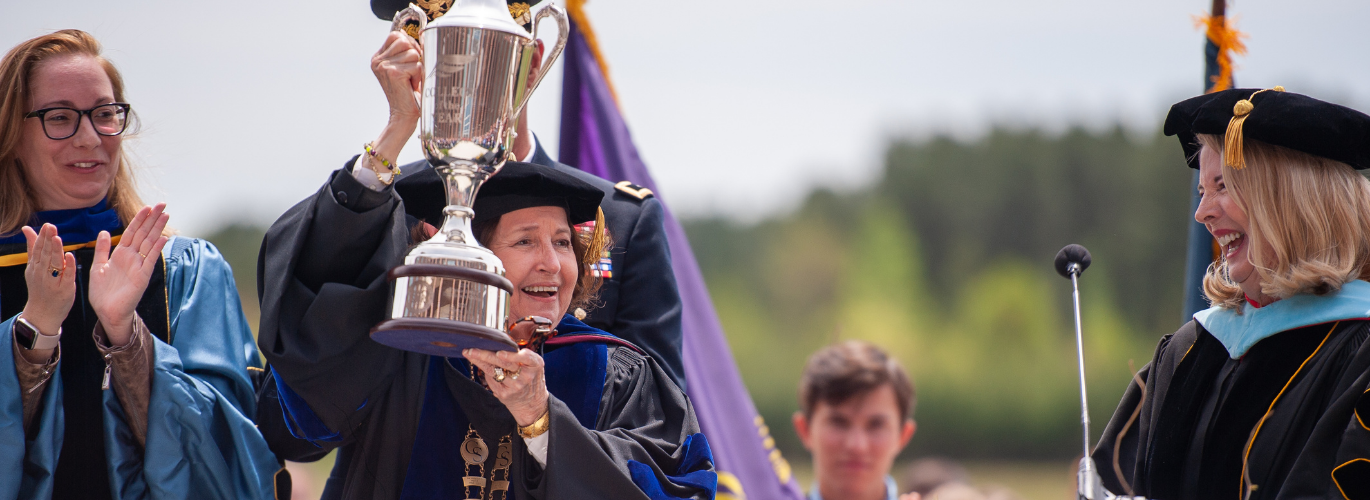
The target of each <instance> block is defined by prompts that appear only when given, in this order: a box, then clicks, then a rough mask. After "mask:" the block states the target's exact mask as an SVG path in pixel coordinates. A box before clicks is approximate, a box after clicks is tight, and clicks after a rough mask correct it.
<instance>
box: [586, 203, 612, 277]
mask: <svg viewBox="0 0 1370 500" xmlns="http://www.w3.org/2000/svg"><path fill="white" fill-rule="evenodd" d="M589 243H590V244H589V245H588V248H586V252H585V262H584V264H585V273H586V275H587V276H588V275H589V274H590V273H591V272H592V271H591V269H593V267H594V265H595V264H598V263H599V259H600V258H601V256H602V255H603V254H604V251H605V250H606V249H607V247H608V246H609V230H608V229H605V228H604V210H603V209H600V208H596V209H595V229H594V230H593V231H591V232H590V242H589Z"/></svg>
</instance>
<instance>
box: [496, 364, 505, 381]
mask: <svg viewBox="0 0 1370 500" xmlns="http://www.w3.org/2000/svg"><path fill="white" fill-rule="evenodd" d="M503 381H504V368H503V367H499V366H496V367H495V382H503Z"/></svg>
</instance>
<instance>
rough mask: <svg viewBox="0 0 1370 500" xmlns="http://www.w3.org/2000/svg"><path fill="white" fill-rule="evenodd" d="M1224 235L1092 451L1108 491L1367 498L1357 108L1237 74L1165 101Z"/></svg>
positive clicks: (1364, 160)
mask: <svg viewBox="0 0 1370 500" xmlns="http://www.w3.org/2000/svg"><path fill="white" fill-rule="evenodd" d="M1165 133H1166V134H1167V135H1179V138H1180V141H1181V145H1182V146H1183V148H1184V151H1185V154H1186V156H1187V158H1188V161H1189V165H1190V167H1192V168H1196V169H1198V171H1199V178H1200V183H1199V191H1200V194H1201V195H1202V201H1201V203H1200V204H1199V206H1198V210H1197V211H1196V212H1195V214H1194V218H1195V219H1196V220H1198V221H1199V222H1201V223H1203V224H1204V225H1205V226H1206V227H1207V228H1208V230H1209V231H1210V232H1211V233H1212V235H1213V238H1214V240H1215V241H1216V242H1217V243H1218V244H1219V245H1220V246H1221V248H1222V257H1221V260H1220V261H1218V262H1215V263H1214V264H1213V265H1212V266H1210V267H1209V271H1208V276H1207V277H1205V279H1204V292H1205V293H1206V294H1207V296H1208V298H1209V301H1210V302H1211V303H1212V304H1213V307H1212V308H1210V309H1207V310H1204V311H1200V312H1199V313H1197V314H1195V315H1194V320H1193V321H1191V322H1189V323H1187V324H1186V325H1185V326H1184V327H1182V328H1181V329H1180V330H1179V331H1177V332H1175V333H1174V334H1172V335H1167V336H1166V337H1165V338H1163V339H1162V340H1161V343H1160V345H1159V346H1158V347H1157V348H1156V353H1155V357H1154V358H1153V360H1152V362H1151V364H1149V365H1148V366H1147V367H1146V368H1145V369H1143V370H1142V373H1140V374H1139V376H1140V379H1141V380H1140V381H1142V382H1144V385H1137V384H1133V385H1132V386H1131V387H1130V388H1129V389H1128V391H1127V393H1126V394H1125V395H1124V396H1123V400H1122V403H1120V404H1119V406H1118V409H1117V410H1116V412H1115V413H1114V415H1113V418H1112V420H1111V421H1110V422H1109V424H1108V427H1107V428H1106V429H1105V431H1104V434H1103V438H1102V440H1101V441H1100V442H1099V446H1098V447H1097V448H1096V449H1095V451H1094V453H1093V455H1092V456H1093V458H1094V461H1095V462H1096V463H1097V464H1099V469H1100V472H1101V475H1102V479H1103V484H1104V486H1105V487H1107V488H1108V489H1109V490H1111V491H1113V492H1115V493H1127V494H1129V495H1141V496H1144V497H1147V498H1162V499H1175V500H1181V499H1213V498H1231V499H1248V498H1251V499H1284V498H1367V495H1370V481H1367V478H1370V392H1368V391H1367V389H1370V343H1367V342H1366V339H1367V338H1370V321H1367V320H1370V283H1367V282H1366V280H1367V279H1370V181H1367V180H1366V178H1365V177H1363V176H1362V175H1361V174H1360V173H1359V172H1357V170H1360V169H1366V168H1370V140H1367V138H1370V116H1366V115H1365V114H1362V113H1360V112H1357V111H1354V110H1351V109H1348V108H1345V107H1342V106H1338V105H1335V104H1330V103H1326V102H1323V101H1319V100H1317V99H1313V98H1311V97H1307V96H1304V95H1299V94H1294V93H1289V92H1284V90H1283V89H1282V88H1280V87H1275V88H1273V89H1265V90H1254V89H1234V90H1226V91H1222V92H1217V93H1213V94H1208V95H1204V96H1200V97H1195V98H1192V99H1189V100H1186V101H1183V102H1180V103H1179V104H1176V105H1175V106H1174V107H1172V108H1171V110H1170V115H1169V116H1168V117H1167V118H1166V123H1165Z"/></svg>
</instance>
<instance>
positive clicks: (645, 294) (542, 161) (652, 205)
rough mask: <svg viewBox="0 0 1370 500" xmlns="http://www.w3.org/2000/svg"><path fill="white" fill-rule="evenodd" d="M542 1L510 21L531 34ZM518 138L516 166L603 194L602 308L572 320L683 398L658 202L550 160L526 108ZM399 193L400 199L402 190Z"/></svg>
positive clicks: (675, 306) (396, 4) (436, 5)
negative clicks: (644, 365)
mask: <svg viewBox="0 0 1370 500" xmlns="http://www.w3.org/2000/svg"><path fill="white" fill-rule="evenodd" d="M540 1H541V0H532V1H517V2H516V1H513V0H508V5H509V12H510V15H511V16H513V17H514V18H515V20H516V21H517V22H519V23H520V24H523V27H524V28H525V29H528V30H529V31H530V32H531V31H532V24H531V23H532V19H533V15H532V7H533V6H535V5H537V4H538V3H539V2H540ZM409 3H410V2H409V0H372V1H371V11H372V12H373V13H375V14H376V16H377V17H379V18H381V19H385V20H389V19H391V18H392V17H393V16H394V15H395V12H397V11H399V10H401V9H404V8H405V7H407V6H408V5H409ZM416 5H418V6H419V7H420V8H422V9H424V10H425V11H426V12H427V13H428V16H429V19H430V20H431V19H434V18H436V17H438V16H441V15H442V14H443V13H446V11H447V9H448V8H450V7H451V5H452V2H451V1H450V0H446V1H443V0H437V1H420V2H417V3H416ZM543 50H544V47H543V45H542V43H541V42H538V49H537V51H538V57H536V58H534V61H533V63H532V67H531V68H530V70H529V75H528V78H529V82H532V81H533V80H534V79H535V78H537V75H538V74H539V72H540V71H541V70H542V69H543V68H542V54H543ZM517 131H518V136H517V137H516V138H515V140H514V146H513V153H514V158H515V159H517V160H519V161H526V162H530V163H536V164H539V165H545V166H548V167H552V168H554V169H556V170H558V171H561V172H565V173H567V174H570V175H572V176H574V177H575V178H577V179H579V180H582V181H584V182H587V183H589V184H591V185H593V186H595V187H597V188H599V189H600V190H602V191H604V201H603V202H601V204H600V209H601V210H603V211H604V221H605V225H607V226H608V227H607V228H606V229H607V230H608V232H609V235H610V236H611V237H612V238H613V243H614V246H613V249H612V250H610V251H609V254H608V255H606V256H604V259H602V260H601V264H600V265H597V266H595V269H594V270H592V272H594V273H598V274H599V275H600V276H601V277H602V278H603V279H604V285H603V287H602V288H600V292H599V307H595V308H593V309H591V310H589V311H583V310H576V311H573V313H574V314H575V315H576V316H577V317H578V318H581V317H582V316H583V318H581V319H582V321H584V322H585V323H586V324H588V325H590V326H593V327H595V328H599V329H602V330H604V331H607V332H609V333H612V334H614V335H617V336H619V337H622V338H624V339H626V340H628V341H629V342H632V343H633V344H636V345H637V346H639V347H641V348H642V349H643V350H645V351H647V353H648V354H650V355H651V356H652V357H654V358H656V360H657V362H658V363H660V364H661V366H662V368H663V369H665V371H666V373H667V374H668V375H669V376H670V377H671V380H672V381H674V382H675V383H676V385H677V386H679V387H680V388H681V389H682V390H684V389H685V372H684V368H683V366H682V361H681V327H680V313H681V306H680V292H679V291H678V290H677V289H676V282H675V274H674V273H673V272H672V269H671V255H670V250H669V249H668V248H667V243H666V232H665V229H664V227H663V221H664V217H665V215H664V210H663V208H662V205H661V202H660V201H659V200H657V199H656V198H655V197H654V196H653V195H652V192H651V191H650V190H647V189H642V188H639V187H638V186H636V185H633V184H631V183H629V182H619V183H617V184H616V183H614V182H610V181H608V180H605V179H601V178H599V177H596V176H594V175H591V174H589V173H586V172H584V171H582V170H580V169H577V168H574V167H571V166H568V165H565V164H562V163H560V162H557V161H556V160H553V159H552V158H551V156H549V155H548V154H547V152H546V151H545V150H544V149H543V147H542V144H541V143H539V142H538V140H537V137H536V136H535V135H534V134H533V133H531V131H529V130H528V108H527V107H526V106H525V107H524V109H523V112H522V114H520V115H519V117H518V130H517ZM429 168H431V167H430V166H429V165H428V162H427V160H419V161H417V162H414V163H411V164H408V165H403V166H401V167H400V170H401V171H402V172H404V175H403V176H401V181H400V182H403V178H404V177H409V176H413V175H415V174H417V173H418V172H420V171H422V170H425V169H429ZM400 192H401V196H403V195H404V193H403V190H402V189H401V190H400ZM437 199H441V197H438V198H437ZM411 205H416V206H412V207H411ZM406 207H408V209H407V211H409V213H410V214H414V215H415V216H416V217H419V218H424V217H422V215H421V214H434V213H440V211H441V208H442V207H436V210H434V209H433V207H424V206H421V205H418V204H414V203H409V200H406ZM427 222H429V223H430V224H433V225H434V226H439V225H441V220H437V221H427Z"/></svg>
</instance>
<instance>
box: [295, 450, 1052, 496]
mask: <svg viewBox="0 0 1370 500" xmlns="http://www.w3.org/2000/svg"><path fill="white" fill-rule="evenodd" d="M795 458H796V459H799V458H800V457H795ZM803 460H807V459H803ZM791 463H792V465H793V466H794V474H795V477H796V479H797V480H798V481H799V484H800V485H801V486H803V487H804V488H805V489H806V490H807V488H808V485H809V484H810V483H811V482H812V478H813V471H812V470H811V469H810V468H809V464H808V463H807V462H800V461H799V460H794V461H792V462H791ZM908 465H909V464H908V463H907V462H905V463H897V464H895V467H894V476H895V478H896V479H900V472H901V471H903V470H905V469H906V468H907V467H908ZM961 465H962V466H964V467H965V470H966V472H967V473H968V474H969V476H970V478H969V479H970V484H971V486H975V487H977V488H980V489H982V490H985V491H991V490H999V491H1002V490H1008V491H1010V492H1012V493H1013V494H1015V495H1017V496H1016V497H1009V498H1018V499H1021V500H1069V499H1072V498H1074V491H1073V488H1074V487H1075V466H1074V464H1073V463H1071V462H1064V461H1063V462H1045V461H1043V462H1013V461H1004V462H998V461H971V462H964V463H962V464H961ZM332 467H333V455H331V454H330V455H329V456H328V457H326V458H324V459H323V460H320V461H318V462H314V463H308V464H301V463H294V462H291V463H289V464H288V468H289V469H290V473H291V476H292V477H293V479H294V481H295V491H294V492H293V495H292V497H291V498H292V499H293V500H315V499H317V498H319V495H320V494H322V493H323V483H324V480H325V479H327V478H328V471H329V470H330V469H332ZM901 486H903V485H901ZM1000 498H1002V497H1000Z"/></svg>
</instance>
